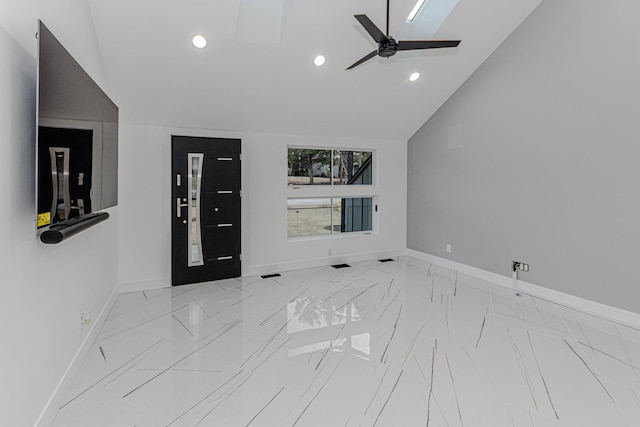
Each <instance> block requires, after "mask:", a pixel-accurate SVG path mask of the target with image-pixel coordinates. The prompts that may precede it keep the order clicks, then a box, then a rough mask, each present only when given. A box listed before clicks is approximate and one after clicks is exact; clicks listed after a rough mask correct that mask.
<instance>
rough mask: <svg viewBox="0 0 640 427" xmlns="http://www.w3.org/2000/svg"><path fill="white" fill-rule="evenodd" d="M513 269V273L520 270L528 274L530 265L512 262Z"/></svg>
mask: <svg viewBox="0 0 640 427" xmlns="http://www.w3.org/2000/svg"><path fill="white" fill-rule="evenodd" d="M511 269H512V270H513V271H516V270H520V271H524V272H525V273H526V272H527V271H529V264H525V263H524V262H520V261H512V262H511Z"/></svg>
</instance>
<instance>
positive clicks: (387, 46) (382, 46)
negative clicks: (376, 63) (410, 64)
mask: <svg viewBox="0 0 640 427" xmlns="http://www.w3.org/2000/svg"><path fill="white" fill-rule="evenodd" d="M387 39H388V41H383V42H381V43H378V55H379V56H382V57H383V58H388V57H390V56H393V55H395V54H396V52H397V51H398V42H397V41H396V40H395V39H394V38H393V37H389V36H387Z"/></svg>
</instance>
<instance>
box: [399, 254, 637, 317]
mask: <svg viewBox="0 0 640 427" xmlns="http://www.w3.org/2000/svg"><path fill="white" fill-rule="evenodd" d="M406 255H408V256H410V257H413V258H417V259H419V260H422V261H426V262H429V263H432V264H437V265H440V266H442V267H445V268H449V269H451V270H456V271H458V272H460V273H463V274H467V275H469V276H473V277H476V278H478V279H481V280H485V281H487V282H492V283H495V284H496V285H500V286H503V287H506V288H510V289H511V288H513V279H512V278H511V277H507V276H503V275H501V274H497V273H492V272H490V271H486V270H482V269H480V268H476V267H472V266H469V265H466V264H461V263H459V262H456V261H451V260H449V259H445V258H440V257H437V256H434V255H430V254H427V253H424V252H419V251H415V250H413V249H407V250H406ZM517 286H518V291H519V292H522V293H523V294H527V295H532V296H535V297H538V298H541V299H544V300H547V301H550V302H554V303H557V304H560V305H564V306H566V307H570V308H574V309H576V310H580V311H583V312H585V313H589V314H593V315H595V316H598V317H602V318H605V319H607V320H612V321H614V322H617V323H620V324H623V325H627V326H630V327H632V328H636V329H639V328H640V314H638V313H633V312H630V311H626V310H623V309H621V308H616V307H612V306H610V305H606V304H601V303H599V302H595V301H591V300H587V299H584V298H580V297H577V296H574V295H569V294H565V293H564V292H559V291H556V290H553V289H549V288H545V287H544V286H540V285H535V284H533V283H529V282H525V281H523V280H518V282H517Z"/></svg>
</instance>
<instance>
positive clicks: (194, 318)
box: [189, 302, 204, 325]
mask: <svg viewBox="0 0 640 427" xmlns="http://www.w3.org/2000/svg"><path fill="white" fill-rule="evenodd" d="M203 314H204V313H203V311H202V306H201V305H200V304H199V303H197V302H192V303H189V323H190V324H192V325H197V324H198V323H200V322H202V318H203Z"/></svg>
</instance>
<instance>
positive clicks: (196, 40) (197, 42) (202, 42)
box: [191, 34, 207, 49]
mask: <svg viewBox="0 0 640 427" xmlns="http://www.w3.org/2000/svg"><path fill="white" fill-rule="evenodd" d="M191 42H192V43H193V45H194V46H195V47H197V48H198V49H202V48H203V47H205V46H206V45H207V39H206V38H204V36H203V35H200V34H198V35H197V36H193V39H191Z"/></svg>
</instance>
